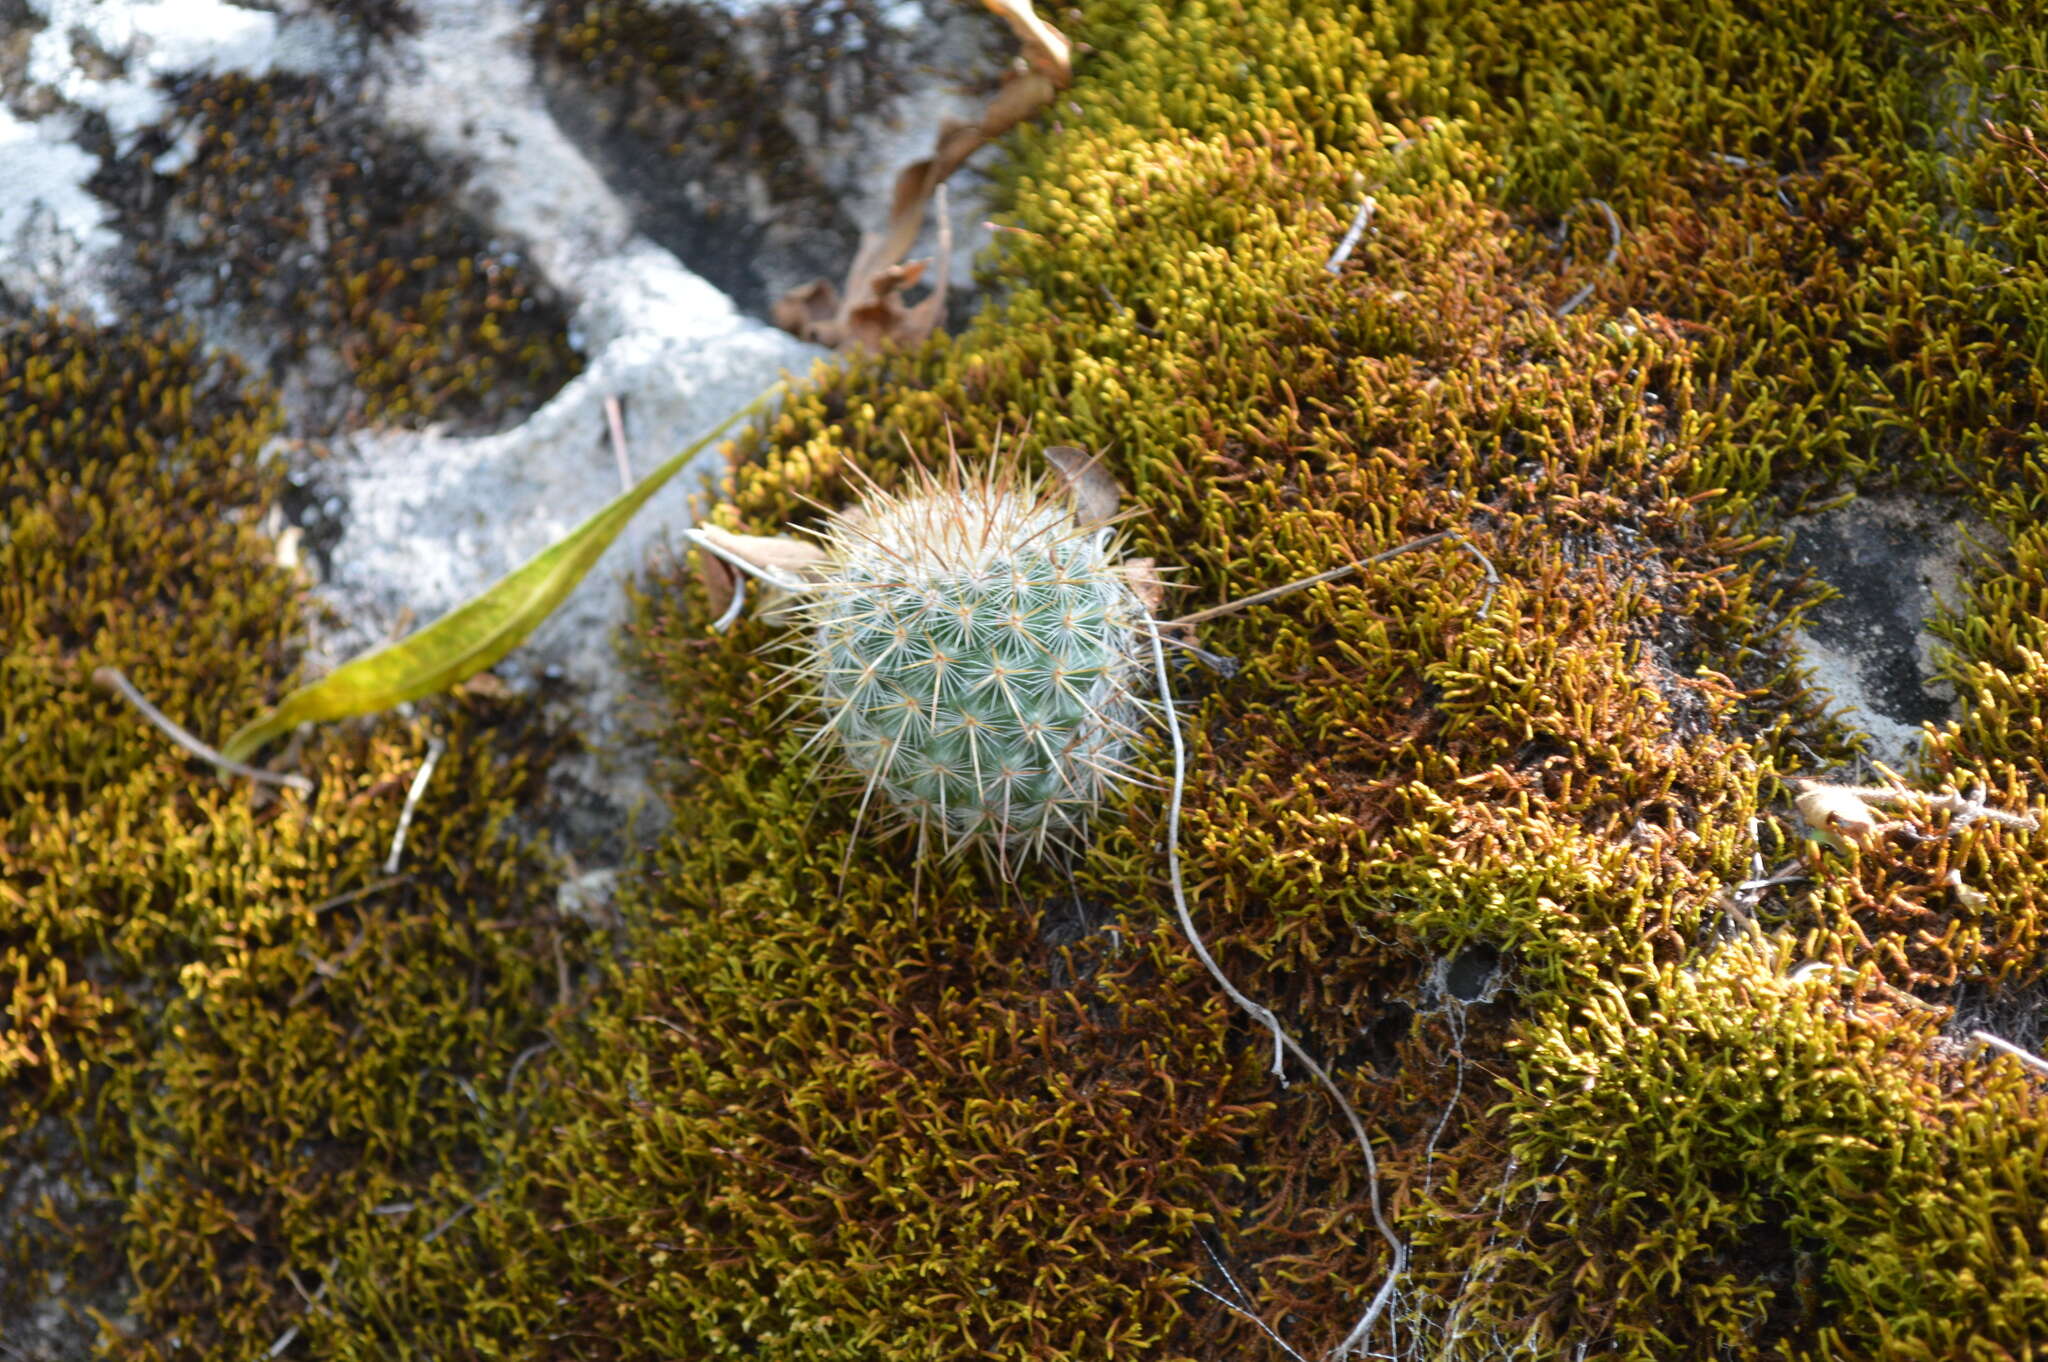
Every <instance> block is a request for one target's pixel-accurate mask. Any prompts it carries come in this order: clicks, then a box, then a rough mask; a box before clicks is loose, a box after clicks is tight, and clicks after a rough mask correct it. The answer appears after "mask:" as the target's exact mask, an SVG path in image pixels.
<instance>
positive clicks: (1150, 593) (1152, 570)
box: [1123, 558, 1166, 615]
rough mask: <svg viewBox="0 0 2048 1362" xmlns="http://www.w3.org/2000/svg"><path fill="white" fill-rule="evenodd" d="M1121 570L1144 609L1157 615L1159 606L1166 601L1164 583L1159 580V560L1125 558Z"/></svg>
mask: <svg viewBox="0 0 2048 1362" xmlns="http://www.w3.org/2000/svg"><path fill="white" fill-rule="evenodd" d="M1123 570H1124V577H1125V578H1126V579H1127V580H1128V581H1129V582H1130V584H1131V591H1132V592H1133V593H1134V594H1135V595H1136V596H1137V598H1138V600H1139V601H1140V602H1142V603H1143V605H1144V607H1145V609H1146V611H1147V612H1149V613H1150V614H1154V615H1157V614H1158V613H1159V607H1160V606H1161V605H1162V604H1164V603H1165V601H1166V583H1165V582H1162V581H1160V580H1159V560H1158V559H1157V558H1126V559H1124V562H1123Z"/></svg>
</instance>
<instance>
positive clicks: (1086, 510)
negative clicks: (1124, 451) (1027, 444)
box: [1045, 445, 1124, 525]
mask: <svg viewBox="0 0 2048 1362" xmlns="http://www.w3.org/2000/svg"><path fill="white" fill-rule="evenodd" d="M1045 461H1046V462H1047V463H1049V464H1051V465H1052V466H1053V471H1055V472H1056V473H1058V474H1059V475H1060V481H1062V482H1064V483H1065V484H1066V485H1067V490H1068V491H1069V492H1070V493H1072V494H1073V497H1074V515H1075V517H1076V519H1078V520H1079V521H1080V522H1081V524H1083V525H1100V524H1102V523H1104V522H1106V521H1110V520H1114V519H1116V515H1117V511H1118V509H1119V508H1120V507H1122V505H1123V500H1124V489H1123V487H1122V486H1121V485H1120V484H1118V482H1117V480H1116V478H1115V476H1114V475H1112V474H1111V473H1110V471H1109V470H1108V469H1106V468H1104V467H1103V466H1102V456H1101V455H1099V454H1090V453H1089V452H1088V451H1087V450H1085V449H1076V448H1075V447H1074V446H1072V445H1049V446H1047V447H1046V451H1045Z"/></svg>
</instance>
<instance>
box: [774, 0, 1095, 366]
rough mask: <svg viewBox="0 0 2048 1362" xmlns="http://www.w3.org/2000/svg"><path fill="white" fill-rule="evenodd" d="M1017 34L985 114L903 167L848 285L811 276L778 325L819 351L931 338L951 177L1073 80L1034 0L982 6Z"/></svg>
mask: <svg viewBox="0 0 2048 1362" xmlns="http://www.w3.org/2000/svg"><path fill="white" fill-rule="evenodd" d="M984 3H986V4H987V6H988V7H989V8H990V9H991V10H993V11H995V13H996V14H998V15H999V16H1001V17H1002V19H1003V21H1004V22H1005V23H1007V24H1008V25H1009V26H1010V31H1011V32H1013V33H1015V34H1016V35H1017V41H1018V43H1019V44H1020V46H1021V49H1022V50H1021V52H1020V53H1019V55H1018V58H1017V61H1016V64H1015V66H1014V67H1013V68H1012V69H1011V70H1010V71H1009V72H1008V73H1006V74H1005V76H1004V78H1003V87H1002V89H1000V90H998V91H997V92H996V96H995V98H994V99H992V100H990V101H989V103H988V107H987V108H985V109H983V110H982V112H981V117H980V118H979V119H978V120H976V121H975V122H972V123H961V122H956V121H954V120H951V119H949V120H947V121H946V122H945V123H943V124H941V125H940V127H939V136H938V140H937V142H936V143H935V144H934V145H933V148H932V154H931V155H930V156H928V157H926V158H925V159H924V160H922V161H917V162H914V163H912V164H911V165H908V166H906V167H904V169H903V170H902V172H901V173H899V174H898V175H897V177H896V186H895V191H894V193H893V194H892V195H891V198H890V206H889V222H888V225H887V226H886V227H885V228H884V229H883V230H882V231H881V232H880V233H864V234H863V235H862V237H861V244H860V250H859V251H858V252H857V253H856V254H855V255H854V258H853V264H852V265H851V266H849V267H848V269H847V271H846V283H845V286H844V288H843V289H842V288H839V287H835V286H834V285H833V283H832V282H831V281H830V280H828V279H814V280H812V281H811V282H810V283H808V284H805V285H803V286H801V287H799V288H794V289H791V290H790V291H789V292H788V293H785V294H783V295H782V297H781V298H779V299H777V300H776V302H775V306H774V309H773V311H772V315H773V317H774V320H775V324H776V325H777V326H779V327H781V328H782V329H783V330H785V331H787V332H789V333H791V334H792V335H795V336H800V337H802V338H803V339H805V340H807V341H810V342H812V343H814V344H817V345H824V346H829V347H831V348H833V349H839V348H842V347H847V346H855V347H858V346H864V345H865V346H881V345H883V344H897V345H914V344H916V343H917V342H919V341H922V340H923V339H925V338H926V337H927V336H929V335H931V333H932V332H933V330H935V329H936V328H937V326H938V323H939V317H940V314H941V312H942V310H943V309H944V308H945V305H946V283H947V279H946V262H947V258H948V257H949V256H950V255H951V254H952V251H953V239H952V232H951V228H950V225H949V224H948V223H947V221H946V202H945V190H944V188H943V187H942V186H943V185H944V183H945V181H946V178H947V177H948V176H950V175H951V174H952V173H953V172H954V171H956V170H958V169H959V168H960V165H961V163H962V162H964V161H965V160H966V159H967V158H968V157H969V156H972V155H973V154H974V153H975V152H976V151H978V150H980V149H981V148H982V147H984V146H986V145H987V144H988V143H990V142H992V141H994V140H995V139H996V138H998V137H1001V136H1002V135H1003V134H1004V133H1006V132H1008V131H1009V130H1010V129H1011V128H1014V127H1016V126H1017V124H1019V123H1021V122H1023V121H1024V120H1025V119H1027V118H1029V117H1031V116H1032V115H1033V114H1035V113H1037V112H1038V111H1039V110H1040V109H1043V108H1044V107H1045V106H1046V105H1048V104H1050V103H1052V100H1053V96H1054V95H1056V94H1057V93H1058V92H1059V91H1061V90H1062V89H1065V88H1066V85H1067V82H1068V81H1069V80H1070V79H1071V78H1072V74H1073V49H1072V47H1071V45H1070V44H1069V43H1068V42H1067V38H1066V35H1065V34H1063V33H1061V32H1060V31H1059V30H1058V29H1056V28H1054V27H1053V26H1052V25H1051V24H1048V23H1046V22H1045V20H1043V19H1041V18H1039V17H1038V15H1037V13H1036V12H1034V11H1033V10H1032V8H1031V0H984ZM934 195H936V196H938V200H939V213H938V216H939V249H938V266H937V268H936V269H935V270H934V271H933V274H932V281H931V285H932V287H931V292H930V293H929V294H927V295H926V296H925V297H924V298H923V299H922V300H920V301H919V302H918V303H917V304H916V305H915V306H910V305H906V304H905V303H904V302H903V301H902V298H901V296H900V295H901V294H902V292H903V291H904V290H905V289H907V288H909V287H910V286H911V285H912V284H914V283H916V282H917V281H918V280H920V279H921V278H923V277H924V270H925V265H926V262H924V261H914V262H912V263H910V264H903V263H901V262H902V260H903V257H904V255H905V253H906V252H908V251H909V250H910V248H911V246H912V245H913V244H915V243H916V241H917V235H918V233H919V232H920V231H922V230H923V228H924V216H925V206H926V205H927V204H929V203H930V202H931V201H932V199H933V197H934Z"/></svg>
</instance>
